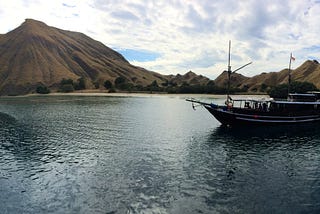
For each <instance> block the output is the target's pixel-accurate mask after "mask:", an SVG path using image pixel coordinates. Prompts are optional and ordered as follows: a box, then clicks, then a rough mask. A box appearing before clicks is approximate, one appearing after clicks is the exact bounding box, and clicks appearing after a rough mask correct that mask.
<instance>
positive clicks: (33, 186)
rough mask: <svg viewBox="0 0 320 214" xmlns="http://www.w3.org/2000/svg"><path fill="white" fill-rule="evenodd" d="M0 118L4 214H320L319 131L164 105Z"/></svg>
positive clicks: (43, 100)
mask: <svg viewBox="0 0 320 214" xmlns="http://www.w3.org/2000/svg"><path fill="white" fill-rule="evenodd" d="M216 101H218V102H223V100H219V99H218V100H216ZM0 112H1V113H0V156H1V159H0V207H1V213H303V212H306V213H311V212H314V213H316V212H319V211H320V134H319V133H320V126H309V127H283V128H281V129H280V128H274V127H270V128H256V129H252V128H250V129H246V128H243V129H241V130H240V129H237V130H235V129H225V128H223V127H220V125H219V123H218V122H217V121H216V120H215V119H214V118H213V117H212V116H211V115H210V114H209V113H208V112H207V111H206V110H205V109H203V108H198V109H197V110H196V111H193V110H192V108H191V105H190V103H187V102H185V101H184V99H183V98H182V97H170V96H154V97H76V96H70V97H69V96H67V97H51V96H50V97H24V98H17V97H16V98H1V99H0Z"/></svg>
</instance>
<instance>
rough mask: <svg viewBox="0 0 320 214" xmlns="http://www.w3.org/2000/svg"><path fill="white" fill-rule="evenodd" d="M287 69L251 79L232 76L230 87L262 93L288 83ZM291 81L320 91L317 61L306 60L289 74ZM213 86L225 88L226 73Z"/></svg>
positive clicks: (319, 66) (319, 67)
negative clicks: (304, 83)
mask: <svg viewBox="0 0 320 214" xmlns="http://www.w3.org/2000/svg"><path fill="white" fill-rule="evenodd" d="M288 72H289V71H288V69H284V70H281V71H279V72H270V73H261V74H259V75H256V76H253V77H251V78H250V77H245V76H243V75H241V74H236V73H234V74H232V76H231V86H232V87H237V88H246V89H248V91H252V92H256V91H263V89H264V90H265V89H267V88H270V87H273V86H276V85H279V84H284V83H288ZM291 78H292V81H300V82H305V81H306V82H311V83H313V84H314V85H315V86H316V87H317V88H319V89H320V64H319V63H318V61H316V60H314V61H311V60H308V61H306V62H304V63H303V64H302V65H301V66H299V67H298V68H296V69H294V70H292V72H291ZM214 82H215V84H216V85H217V86H220V87H225V86H226V84H227V73H226V72H223V73H222V74H221V75H220V76H218V77H217V78H216V79H215V80H214Z"/></svg>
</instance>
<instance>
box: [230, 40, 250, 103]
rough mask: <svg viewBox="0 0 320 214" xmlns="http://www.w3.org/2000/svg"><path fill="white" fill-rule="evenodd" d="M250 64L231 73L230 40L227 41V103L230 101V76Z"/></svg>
mask: <svg viewBox="0 0 320 214" xmlns="http://www.w3.org/2000/svg"><path fill="white" fill-rule="evenodd" d="M251 63H252V62H249V63H247V64H245V65H243V66H241V67H239V68H237V69H236V70H234V71H232V70H231V40H229V54H228V70H227V72H228V86H227V102H229V101H230V100H231V97H230V82H231V74H233V73H235V72H236V71H239V70H240V69H242V68H244V67H246V66H248V65H250V64H251Z"/></svg>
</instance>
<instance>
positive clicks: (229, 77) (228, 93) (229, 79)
mask: <svg viewBox="0 0 320 214" xmlns="http://www.w3.org/2000/svg"><path fill="white" fill-rule="evenodd" d="M230 61H231V40H229V55H228V88H227V101H229V98H230V96H229V95H230V81H231V72H232V71H231V65H230V64H231V62H230Z"/></svg>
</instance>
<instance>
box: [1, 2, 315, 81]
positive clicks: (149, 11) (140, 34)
mask: <svg viewBox="0 0 320 214" xmlns="http://www.w3.org/2000/svg"><path fill="white" fill-rule="evenodd" d="M26 18H33V19H36V20H40V21H43V22H45V23H46V24H48V25H50V26H55V27H58V28H61V29H65V30H72V31H78V32H82V33H85V34H87V35H88V36H90V37H92V38H94V39H96V40H99V41H101V42H103V43H104V44H105V45H107V46H108V47H110V48H113V49H115V50H117V51H118V52H120V53H122V54H123V55H124V56H125V57H126V58H127V59H128V60H129V61H130V62H131V63H132V64H134V65H138V66H142V67H144V68H146V69H149V70H153V71H157V72H159V73H162V74H177V73H180V74H184V73H186V72H188V71H189V70H192V71H193V72H195V73H197V74H203V75H205V76H208V77H210V78H215V77H217V76H218V75H219V74H220V73H221V72H222V71H223V70H226V69H227V58H228V41H229V40H232V55H231V60H232V62H231V64H232V68H233V69H236V68H237V67H240V66H241V65H243V64H246V63H248V62H250V61H252V62H253V64H252V65H250V66H248V67H247V68H245V69H242V70H241V71H239V73H241V74H243V75H246V76H253V75H256V74H260V73H262V72H271V71H279V70H282V69H284V68H287V67H288V64H289V56H290V53H291V52H292V53H293V55H294V57H295V58H296V60H295V62H294V63H293V64H292V67H293V68H295V67H298V66H299V65H301V64H302V63H303V62H304V61H305V60H308V59H311V60H313V59H317V60H319V61H320V23H319V21H320V1H319V0H243V1H239V0H162V1H161V0H54V1H46V0H9V1H7V0H0V20H1V24H0V33H1V34H5V33H7V32H8V31H10V30H13V29H14V28H16V27H18V26H19V25H20V24H21V23H22V22H24V19H26Z"/></svg>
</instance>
